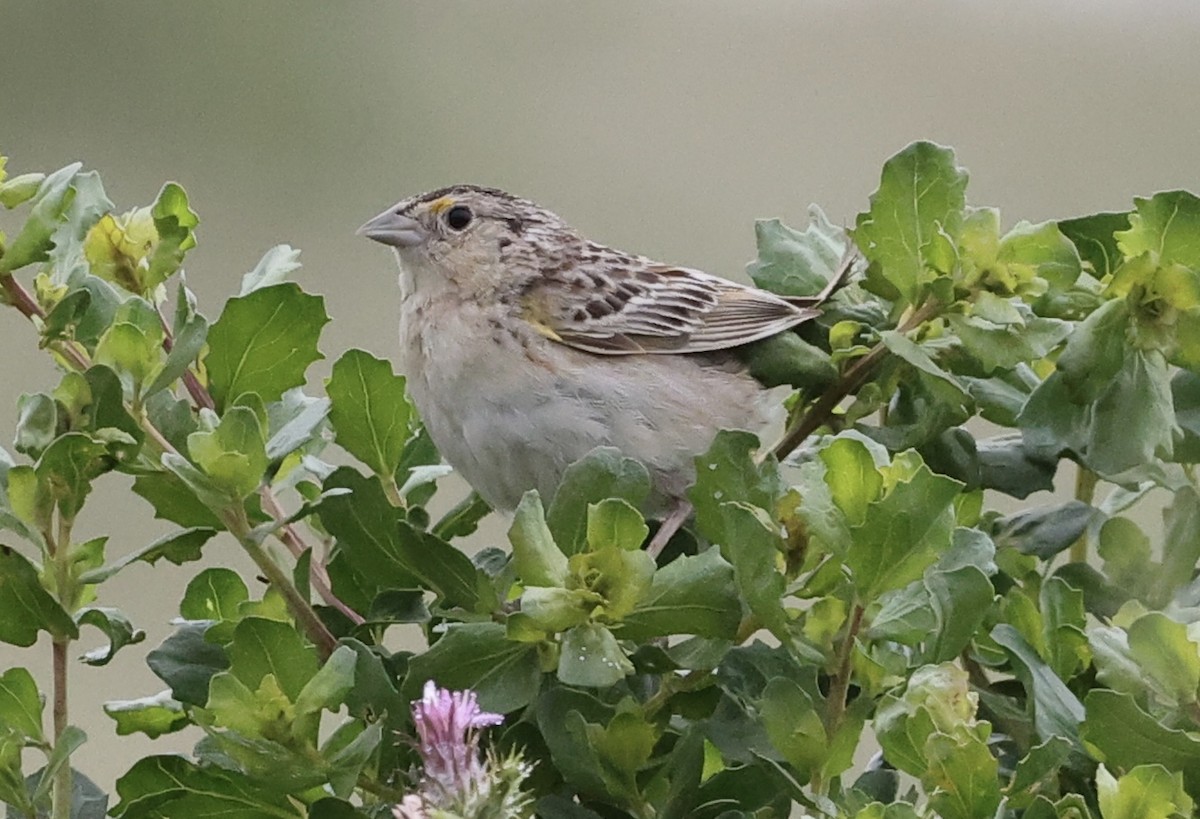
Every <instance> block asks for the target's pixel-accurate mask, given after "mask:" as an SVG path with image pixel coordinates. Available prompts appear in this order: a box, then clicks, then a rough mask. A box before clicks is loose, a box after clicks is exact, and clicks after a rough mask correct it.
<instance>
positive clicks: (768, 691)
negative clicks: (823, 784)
mask: <svg viewBox="0 0 1200 819" xmlns="http://www.w3.org/2000/svg"><path fill="white" fill-rule="evenodd" d="M759 714H760V718H761V720H762V724H763V725H764V726H765V728H766V731H767V736H768V737H769V738H770V740H771V745H772V746H774V747H775V749H776V750H777V751H779V753H781V754H783V757H784V758H785V759H786V760H787V761H788V764H790V765H792V766H794V767H795V768H796V769H797V770H798V771H799V772H800V774H801V775H802V776H803V777H804V778H805V779H808V778H809V777H811V776H812V775H813V774H814V773H815V772H816V771H817V770H818V769H819V768H820V767H821V764H822V763H823V762H824V761H825V757H826V755H827V754H828V753H829V737H828V735H827V734H826V731H825V726H824V724H822V722H821V716H820V714H819V713H818V711H817V709H816V708H815V707H814V705H813V701H812V697H810V696H809V695H808V694H807V693H806V692H805V691H804V689H803V688H801V687H800V686H799V685H798V684H797V683H796V682H794V681H793V680H789V679H787V678H786V677H776V678H775V679H773V680H771V681H770V682H769V683H767V687H766V688H765V689H764V690H763V693H762V699H761V700H760V702H759Z"/></svg>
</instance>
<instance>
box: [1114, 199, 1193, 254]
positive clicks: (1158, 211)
mask: <svg viewBox="0 0 1200 819" xmlns="http://www.w3.org/2000/svg"><path fill="white" fill-rule="evenodd" d="M1133 204H1134V208H1135V210H1134V212H1133V213H1131V214H1129V230H1124V231H1121V232H1119V233H1117V234H1116V238H1117V244H1118V245H1119V246H1120V248H1121V252H1122V253H1124V254H1125V256H1127V257H1130V258H1132V257H1134V256H1138V255H1140V254H1142V253H1152V254H1154V255H1155V256H1157V257H1158V262H1159V264H1163V265H1165V264H1169V263H1171V262H1177V263H1179V264H1182V265H1187V266H1188V267H1191V268H1193V269H1200V198H1197V197H1196V195H1195V194H1193V193H1190V192H1188V191H1163V192H1162V193H1156V194H1154V196H1152V197H1150V198H1149V199H1141V198H1135V199H1134V200H1133Z"/></svg>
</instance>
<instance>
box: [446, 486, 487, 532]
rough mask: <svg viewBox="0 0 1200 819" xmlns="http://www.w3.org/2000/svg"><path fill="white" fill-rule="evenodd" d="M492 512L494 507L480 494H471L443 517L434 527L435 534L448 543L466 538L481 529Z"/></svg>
mask: <svg viewBox="0 0 1200 819" xmlns="http://www.w3.org/2000/svg"><path fill="white" fill-rule="evenodd" d="M491 511H492V507H491V506H489V505H488V502H487V501H485V500H484V499H483V498H481V497H480V496H479V493H478V492H471V493H470V494H469V495H467V496H466V497H465V498H463V499H462V500H461V501H459V502H458V503H457V504H455V505H454V507H453V508H452V509H450V511H448V512H446V514H444V515H442V517H441V519H440V520H438V522H437V523H435V524H434V525H433V533H434V535H436V536H437V537H440V538H441V539H442V540H446V541H449V540H454V539H455V538H460V537H466V536H467V535H470V534H473V533H474V532H475V530H477V529H478V528H479V522H480V521H481V520H483V519H484V518H485V517H487V516H488V515H489V514H491Z"/></svg>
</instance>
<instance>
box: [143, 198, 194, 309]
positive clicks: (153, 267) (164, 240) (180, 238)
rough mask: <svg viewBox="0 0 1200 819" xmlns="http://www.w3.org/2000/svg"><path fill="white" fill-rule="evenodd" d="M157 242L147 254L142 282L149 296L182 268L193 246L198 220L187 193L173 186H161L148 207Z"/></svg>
mask: <svg viewBox="0 0 1200 819" xmlns="http://www.w3.org/2000/svg"><path fill="white" fill-rule="evenodd" d="M150 216H151V218H153V219H154V229H155V231H156V232H157V233H158V241H157V242H156V243H155V245H154V250H153V251H152V252H151V254H150V259H149V266H148V269H147V271H146V274H145V279H144V282H143V290H144V292H150V291H152V290H153V289H154V288H155V287H157V286H158V285H160V284H162V283H163V282H165V281H166V280H167V279H168V278H170V277H171V276H172V275H173V274H174V273H175V272H176V271H177V270H179V266H180V265H181V264H183V257H184V254H186V253H187V251H189V250H191V249H192V248H193V247H195V246H196V235H195V233H194V232H193V228H195V227H196V225H197V224H199V222H200V219H199V217H198V216H196V213H195V211H193V210H192V209H191V208H190V207H189V206H188V198H187V193H185V192H184V190H183V188H181V187H180V186H179V185H177V184H175V183H174V182H168V183H167V184H165V185H163V187H162V190H160V191H159V192H158V197H157V198H156V199H155V200H154V204H153V205H152V206H151V207H150Z"/></svg>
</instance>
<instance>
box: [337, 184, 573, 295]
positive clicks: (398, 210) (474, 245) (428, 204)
mask: <svg viewBox="0 0 1200 819" xmlns="http://www.w3.org/2000/svg"><path fill="white" fill-rule="evenodd" d="M358 233H359V235H360V236H365V237H367V238H368V239H373V240H375V241H377V242H380V243H381V244H385V245H388V246H390V247H392V248H394V249H395V251H396V255H397V257H398V258H399V261H400V268H401V271H402V273H403V274H404V276H406V277H408V279H409V280H408V281H407V282H405V284H406V285H407V287H406V289H411V290H415V291H422V290H426V289H433V288H436V289H442V288H446V287H450V288H456V289H459V290H469V291H472V292H475V293H480V294H482V293H485V292H489V291H490V292H496V291H503V290H509V289H514V288H519V286H520V284H521V283H520V282H519V281H514V278H520V277H521V276H522V275H525V273H526V272H528V274H530V275H532V273H533V269H531V265H530V264H528V263H523V262H526V261H527V260H531V259H536V258H537V256H538V253H539V249H540V246H541V245H542V244H544V242H546V241H547V240H550V239H552V238H553V239H555V240H557V241H560V242H561V241H562V240H563V239H564V238H573V237H574V235H575V234H574V232H573V231H572V230H571V229H570V228H569V227H568V226H567V225H566V223H564V222H563V221H562V220H561V219H560V218H559V217H558V216H556V215H554V214H553V213H550V212H549V211H547V210H545V209H543V208H540V207H538V206H537V205H536V204H534V203H533V202H530V201H529V200H527V199H521V198H520V197H517V196H513V195H512V194H510V193H505V192H504V191H502V190H497V189H495V188H484V187H479V186H476V185H454V186H452V187H448V188H441V189H439V190H436V191H430V192H428V193H423V194H420V195H419V196H412V197H409V198H408V199H404V200H401V201H400V202H398V203H396V204H395V205H393V206H392V207H390V208H388V209H387V210H385V211H384V212H383V213H381V214H379V215H378V216H376V217H375V218H374V219H371V220H370V221H369V222H367V223H366V224H365V225H363V226H362V227H360V228H359V229H358ZM533 267H536V266H533Z"/></svg>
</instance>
